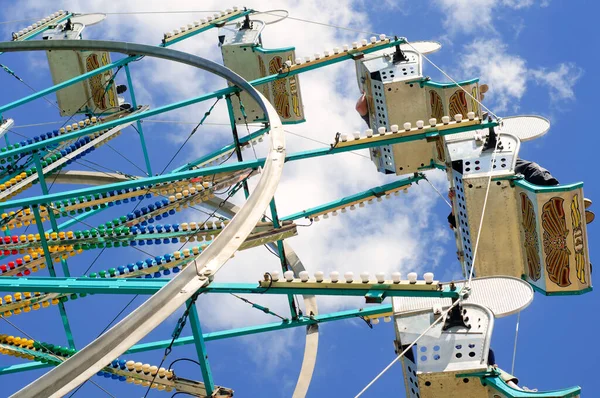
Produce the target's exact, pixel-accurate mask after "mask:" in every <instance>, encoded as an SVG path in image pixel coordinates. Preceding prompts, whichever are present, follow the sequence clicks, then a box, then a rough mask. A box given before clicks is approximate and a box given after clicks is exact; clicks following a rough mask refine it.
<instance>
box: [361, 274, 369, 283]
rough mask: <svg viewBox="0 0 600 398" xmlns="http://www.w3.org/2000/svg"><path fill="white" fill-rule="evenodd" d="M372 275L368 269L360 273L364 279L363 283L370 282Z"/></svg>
mask: <svg viewBox="0 0 600 398" xmlns="http://www.w3.org/2000/svg"><path fill="white" fill-rule="evenodd" d="M370 277H371V275H370V274H369V273H368V272H367V271H363V272H361V273H360V280H362V283H369V278H370Z"/></svg>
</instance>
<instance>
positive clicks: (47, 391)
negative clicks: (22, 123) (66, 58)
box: [0, 40, 285, 398]
mask: <svg viewBox="0 0 600 398" xmlns="http://www.w3.org/2000/svg"><path fill="white" fill-rule="evenodd" d="M84 49H85V50H96V51H110V52H119V53H125V54H128V55H145V56H149V57H155V58H162V59H166V60H170V61H175V62H180V63H184V64H187V65H190V66H194V67H197V68H200V69H204V70H206V71H209V72H212V73H215V74H216V75H218V76H220V77H223V78H225V79H227V80H228V81H230V82H231V83H233V84H235V85H236V86H238V87H240V88H241V89H243V90H246V91H247V92H248V94H249V95H250V96H251V97H252V98H253V99H254V100H256V101H257V102H258V104H259V105H260V107H261V108H262V110H263V111H264V112H265V115H267V117H268V120H269V123H270V126H271V147H270V148H269V151H268V155H267V158H266V161H265V167H264V169H263V171H262V174H261V177H260V180H259V182H258V184H257V186H256V189H255V191H254V192H253V193H252V194H251V195H250V196H249V197H248V200H247V202H246V204H245V205H244V206H243V207H242V208H241V209H240V211H239V212H238V213H237V214H236V215H235V216H234V217H233V218H232V220H231V222H230V223H229V225H228V226H227V227H226V228H225V229H224V230H223V232H222V233H221V234H220V235H219V236H218V237H217V238H216V239H215V240H214V242H213V243H212V244H211V245H210V246H209V247H208V248H207V249H206V250H205V251H204V252H203V253H202V254H201V255H200V256H198V257H197V258H195V259H194V260H193V262H194V266H189V267H186V268H185V269H184V270H183V271H181V272H180V273H179V274H178V275H177V276H176V277H175V278H173V279H172V280H171V281H170V282H169V283H168V284H167V285H165V286H164V287H163V288H162V289H161V290H160V291H158V292H157V293H156V294H154V295H153V296H152V297H150V298H149V299H148V300H147V301H146V302H145V303H144V304H142V305H141V306H140V307H138V308H137V309H136V310H134V311H133V312H132V313H131V314H129V315H128V316H127V317H125V318H124V319H123V320H121V321H120V322H119V323H117V324H116V325H115V326H113V327H112V328H111V329H109V330H108V331H107V332H106V333H104V334H103V335H102V336H100V337H99V338H98V339H96V340H94V341H93V342H91V343H90V344H88V345H87V346H86V347H85V348H83V349H82V350H81V351H79V352H78V353H77V354H76V355H74V356H73V357H71V358H69V359H68V360H67V361H65V362H64V363H62V364H61V365H60V366H58V367H56V368H55V369H53V370H51V371H50V372H48V373H46V374H45V375H43V376H42V377H40V378H39V379H38V380H36V381H35V382H33V383H31V384H29V385H27V386H26V387H24V388H23V389H21V390H19V391H18V392H16V393H15V394H13V395H12V397H15V398H25V397H27V398H29V397H60V396H63V395H65V394H66V393H68V392H69V391H71V390H73V389H74V388H75V387H77V386H78V385H79V384H81V383H83V382H84V381H85V380H87V379H88V378H90V377H91V376H92V375H94V374H95V373H96V372H98V371H99V370H100V369H102V367H104V366H105V365H106V364H107V363H109V362H110V361H112V360H113V359H114V358H117V357H118V356H119V355H121V354H122V353H123V352H125V351H126V350H127V349H128V348H129V347H131V346H132V345H133V344H135V343H136V342H138V341H139V340H141V339H142V338H143V337H144V336H146V335H147V334H148V333H149V332H150V331H152V330H153V329H154V328H155V327H156V326H158V325H159V324H160V323H161V322H162V321H164V320H165V319H166V318H167V317H168V316H169V315H171V314H172V313H173V312H175V311H176V310H177V309H178V308H179V307H180V306H181V305H183V304H184V303H185V301H186V300H188V299H189V298H190V297H191V296H192V295H193V294H194V293H195V292H196V291H197V290H198V289H199V288H201V287H203V286H206V285H208V284H209V283H210V282H209V277H210V276H212V275H213V274H214V273H216V272H217V271H218V270H219V268H220V267H221V266H223V264H225V263H226V262H227V260H229V258H231V256H232V255H233V254H234V253H235V252H236V251H237V249H238V248H239V247H240V245H241V244H242V243H243V242H244V240H245V239H246V237H247V236H248V235H249V234H250V232H251V231H252V229H253V228H254V226H255V225H256V223H257V222H258V221H259V220H260V218H261V217H262V214H263V212H264V210H265V209H266V208H267V206H268V204H269V202H270V201H271V199H272V197H273V195H274V194H275V191H276V189H277V185H278V183H279V179H280V177H281V173H282V171H283V163H284V161H285V139H284V133H283V127H282V125H281V121H280V120H279V117H278V115H277V112H276V111H275V109H273V107H272V106H271V105H270V104H269V103H268V102H267V101H266V100H265V99H264V97H263V96H262V95H261V94H260V93H259V92H258V91H256V90H255V89H254V88H253V87H252V86H251V85H250V84H248V83H247V82H246V81H245V80H244V79H242V78H241V77H240V76H238V75H237V74H235V73H233V72H232V71H230V70H229V69H227V68H225V67H224V66H221V65H219V64H216V63H214V62H212V61H209V60H206V59H203V58H201V57H197V56H194V55H191V54H187V53H182V52H179V51H174V50H170V49H166V48H162V47H154V46H148V45H141V44H133V43H125V42H109V41H94V40H76V41H70V40H57V41H46V40H43V41H42V40H40V41H29V42H10V43H0V51H4V52H13V51H32V50H84Z"/></svg>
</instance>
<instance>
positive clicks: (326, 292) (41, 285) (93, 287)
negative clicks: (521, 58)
mask: <svg viewBox="0 0 600 398" xmlns="http://www.w3.org/2000/svg"><path fill="white" fill-rule="evenodd" d="M168 282H169V279H167V278H164V279H161V278H150V279H140V278H130V279H128V278H85V277H84V278H59V277H52V278H44V277H34V278H32V277H15V276H7V277H2V278H0V290H1V291H7V292H19V291H36V292H47V293H85V294H154V293H156V292H157V291H158V290H159V289H160V288H161V287H163V286H164V285H165V284H167V283H168ZM374 291H376V292H383V293H385V295H386V296H388V297H440V298H458V292H457V291H453V290H450V288H449V287H448V286H444V288H443V289H442V290H416V289H413V288H410V287H409V288H406V289H403V288H401V286H395V285H386V284H371V285H367V286H365V287H362V286H361V288H356V287H352V288H351V287H348V286H347V284H346V283H342V282H340V283H339V284H336V285H331V284H328V285H327V286H324V287H323V288H305V287H297V286H295V284H292V283H290V286H289V287H281V286H272V287H270V288H268V289H266V288H264V287H262V286H260V285H258V284H254V283H216V282H213V283H211V284H210V285H208V286H207V287H204V288H201V289H200V290H199V291H198V292H200V293H221V294H223V293H225V294H229V293H235V294H262V295H264V294H282V295H287V294H292V295H297V294H311V295H320V296H365V295H366V294H368V293H369V292H374Z"/></svg>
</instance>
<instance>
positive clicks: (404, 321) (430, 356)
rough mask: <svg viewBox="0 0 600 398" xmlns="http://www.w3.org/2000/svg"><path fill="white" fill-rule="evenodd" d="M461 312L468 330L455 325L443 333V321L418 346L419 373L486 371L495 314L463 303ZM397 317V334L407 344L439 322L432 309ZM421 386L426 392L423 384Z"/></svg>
mask: <svg viewBox="0 0 600 398" xmlns="http://www.w3.org/2000/svg"><path fill="white" fill-rule="evenodd" d="M462 309H463V313H462V314H463V319H465V320H466V325H467V327H465V326H452V327H450V328H448V329H446V330H444V321H441V322H438V323H437V324H436V325H435V326H433V328H431V329H430V330H429V331H428V332H427V333H426V334H425V335H424V336H423V337H421V338H420V339H419V341H418V342H417V344H415V350H414V353H415V359H416V363H417V374H422V373H441V372H452V371H456V370H463V371H472V370H479V369H486V368H487V357H488V351H489V345H490V340H491V336H492V330H493V328H494V315H493V314H492V312H491V311H490V310H489V309H487V308H485V307H482V306H479V305H476V304H468V303H464V304H463V305H462ZM394 317H395V323H396V328H397V334H398V335H399V336H400V341H402V342H403V343H404V344H407V343H409V342H412V341H415V340H416V339H417V338H418V337H419V336H420V335H421V334H422V333H423V332H424V331H425V330H426V329H427V328H428V327H430V326H431V325H432V324H433V322H435V319H436V315H434V314H433V312H432V311H431V310H429V311H422V312H420V313H410V314H399V315H395V316H394ZM419 385H420V386H421V389H423V386H422V383H419Z"/></svg>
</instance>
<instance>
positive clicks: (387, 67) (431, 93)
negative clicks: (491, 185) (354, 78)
mask: <svg viewBox="0 0 600 398" xmlns="http://www.w3.org/2000/svg"><path fill="white" fill-rule="evenodd" d="M434 44H435V43H434ZM430 47H431V46H430ZM417 49H419V46H416V47H414V48H413V47H409V46H406V45H404V46H403V47H398V48H397V49H396V52H395V53H394V52H381V51H380V52H378V53H377V56H373V55H370V56H368V57H365V58H364V59H361V60H360V61H358V62H357V64H356V68H357V75H358V77H359V88H360V90H361V92H363V93H364V95H365V98H366V102H367V107H368V116H365V119H366V118H367V117H368V120H369V121H368V124H369V126H370V128H372V129H373V130H377V129H379V128H382V127H383V128H385V129H386V130H387V131H389V130H390V128H391V126H392V125H394V124H400V125H402V124H411V125H412V124H417V125H418V124H419V122H420V123H421V124H423V122H422V121H424V120H432V119H436V120H438V121H441V120H442V119H443V118H444V117H447V116H446V115H451V116H454V115H458V114H460V115H462V117H464V118H465V119H466V118H467V117H468V115H469V114H472V116H473V117H474V118H478V117H479V116H480V109H479V105H478V103H477V101H476V100H474V99H472V98H471V97H469V95H472V96H473V98H475V99H478V98H479V80H478V79H472V80H469V81H464V82H460V83H458V87H457V85H456V84H454V83H436V82H433V81H431V80H430V79H429V78H428V77H425V76H424V75H423V56H422V53H421V52H418V51H417ZM426 49H428V51H429V52H431V51H434V50H435V49H437V47H435V46H433V47H431V48H429V47H427V48H426ZM370 153H371V160H372V161H373V162H374V163H375V165H376V166H377V170H378V171H380V172H382V173H385V174H394V173H395V174H397V175H403V174H410V173H415V172H418V171H420V170H423V169H425V168H427V167H428V166H430V165H431V164H434V163H437V164H443V163H444V161H445V158H444V152H443V149H442V148H441V141H440V140H439V139H432V140H426V139H422V140H417V141H413V142H408V143H402V144H394V145H384V146H381V147H378V148H374V149H372V150H371V151H370Z"/></svg>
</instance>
